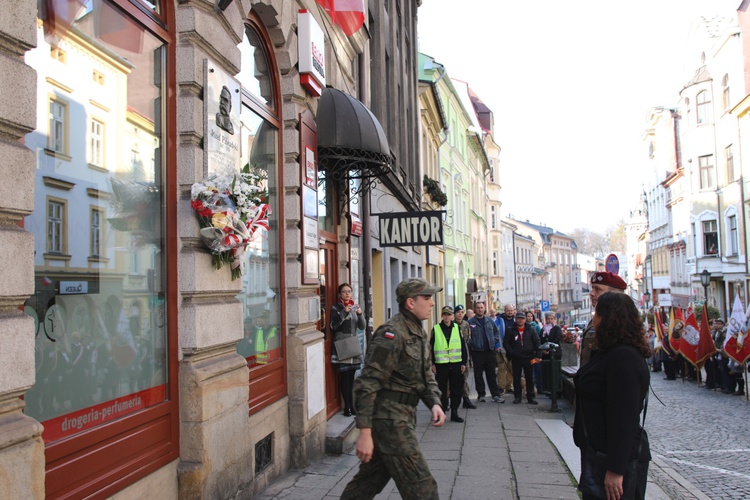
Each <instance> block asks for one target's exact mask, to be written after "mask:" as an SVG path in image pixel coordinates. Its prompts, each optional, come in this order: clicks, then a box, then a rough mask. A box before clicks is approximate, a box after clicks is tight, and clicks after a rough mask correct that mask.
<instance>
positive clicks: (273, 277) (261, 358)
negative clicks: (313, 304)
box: [237, 105, 283, 368]
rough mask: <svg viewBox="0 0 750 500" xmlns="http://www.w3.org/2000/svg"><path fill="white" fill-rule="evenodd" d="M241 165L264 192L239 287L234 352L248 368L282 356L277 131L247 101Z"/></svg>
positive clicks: (244, 112)
mask: <svg viewBox="0 0 750 500" xmlns="http://www.w3.org/2000/svg"><path fill="white" fill-rule="evenodd" d="M240 121H241V122H242V147H243V150H242V164H243V166H244V165H247V166H249V168H250V172H251V173H253V174H254V177H255V178H256V179H258V184H259V187H261V188H263V189H265V190H266V191H267V192H268V199H267V203H268V204H269V205H270V210H269V211H268V222H269V224H268V226H269V229H264V228H262V227H258V228H257V229H256V236H255V238H254V239H253V240H252V241H251V242H250V244H249V245H248V247H247V249H246V252H245V273H244V274H243V275H242V291H241V292H240V294H239V295H238V296H237V299H238V300H239V301H240V302H241V303H242V307H243V318H244V338H243V339H242V340H241V341H240V342H239V343H238V344H237V352H238V353H239V354H240V355H242V356H243V357H245V358H246V359H247V364H248V366H249V367H251V368H252V367H255V366H260V365H267V364H268V363H271V362H273V361H275V360H278V359H281V358H282V357H283V353H282V351H281V335H282V333H281V296H280V289H279V286H280V283H279V271H280V269H279V258H280V256H279V222H278V221H279V215H278V196H279V192H278V186H279V183H278V131H277V130H276V129H275V128H274V127H273V126H272V125H271V124H270V123H269V122H267V121H264V120H263V119H262V118H261V117H260V116H259V115H258V114H257V113H255V112H253V111H252V110H251V109H250V108H248V107H247V106H244V105H243V106H242V111H241V113H240Z"/></svg>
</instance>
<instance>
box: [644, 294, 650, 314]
mask: <svg viewBox="0 0 750 500" xmlns="http://www.w3.org/2000/svg"><path fill="white" fill-rule="evenodd" d="M643 300H645V301H646V313H648V303H649V301H651V292H649V291H648V290H646V293H644V294H643Z"/></svg>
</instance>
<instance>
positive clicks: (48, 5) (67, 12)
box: [40, 0, 87, 37]
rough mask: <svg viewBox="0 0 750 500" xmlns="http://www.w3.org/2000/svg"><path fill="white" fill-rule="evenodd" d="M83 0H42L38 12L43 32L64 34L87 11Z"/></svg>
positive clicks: (46, 33)
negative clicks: (42, 24) (41, 20)
mask: <svg viewBox="0 0 750 500" xmlns="http://www.w3.org/2000/svg"><path fill="white" fill-rule="evenodd" d="M85 3H86V2H85V1H84V0H42V3H41V4H40V6H41V10H40V14H41V17H42V19H43V20H44V34H45V35H57V36H61V37H62V36H65V34H66V33H67V32H68V30H69V29H70V27H71V26H73V24H74V23H75V22H76V21H77V20H78V19H79V18H80V17H81V16H82V15H84V14H86V13H87V10H86V5H85Z"/></svg>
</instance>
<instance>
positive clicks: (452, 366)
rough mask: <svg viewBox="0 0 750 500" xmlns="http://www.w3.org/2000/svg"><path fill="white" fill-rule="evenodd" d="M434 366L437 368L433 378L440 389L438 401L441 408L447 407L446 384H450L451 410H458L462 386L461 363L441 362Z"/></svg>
mask: <svg viewBox="0 0 750 500" xmlns="http://www.w3.org/2000/svg"><path fill="white" fill-rule="evenodd" d="M435 367H436V368H437V370H436V373H435V380H436V381H437V385H438V388H439V389H440V403H441V404H442V405H443V409H444V410H445V409H447V408H448V386H449V385H450V398H451V410H458V407H459V405H460V404H461V394H462V392H463V387H464V376H463V374H462V373H461V363H441V364H437V365H435Z"/></svg>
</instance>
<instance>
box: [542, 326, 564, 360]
mask: <svg viewBox="0 0 750 500" xmlns="http://www.w3.org/2000/svg"><path fill="white" fill-rule="evenodd" d="M562 341H563V332H562V328H560V327H559V326H558V325H555V326H553V327H552V329H550V331H549V332H548V333H544V328H542V331H541V332H539V342H541V343H542V344H546V343H547V342H552V343H554V344H557V345H558V346H560V344H562ZM552 352H553V351H550V354H542V359H551V358H552V354H551V353H552ZM554 352H555V359H560V358H562V346H560V347H558V348H557V349H556V350H555V351H554Z"/></svg>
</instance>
